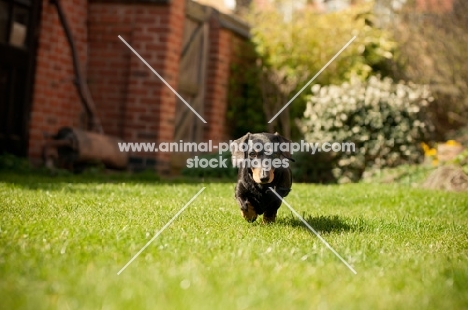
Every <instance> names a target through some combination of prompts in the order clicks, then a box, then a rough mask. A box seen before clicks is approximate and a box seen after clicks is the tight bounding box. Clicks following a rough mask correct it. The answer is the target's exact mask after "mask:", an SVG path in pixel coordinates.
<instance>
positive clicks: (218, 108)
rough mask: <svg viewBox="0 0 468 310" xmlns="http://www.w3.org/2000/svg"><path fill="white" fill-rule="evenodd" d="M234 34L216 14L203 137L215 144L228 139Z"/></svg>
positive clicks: (211, 27) (211, 31)
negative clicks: (229, 89) (220, 22)
mask: <svg viewBox="0 0 468 310" xmlns="http://www.w3.org/2000/svg"><path fill="white" fill-rule="evenodd" d="M233 36H234V34H233V33H232V32H230V31H229V30H227V29H224V28H221V27H220V24H219V21H218V19H217V18H216V17H214V18H212V19H211V21H210V48H209V58H208V78H207V83H208V85H207V88H206V92H207V93H206V103H205V104H206V105H205V111H206V113H205V120H206V121H207V124H206V125H205V133H204V136H205V139H206V140H213V143H218V142H219V141H224V140H226V139H228V137H227V136H226V130H225V123H226V108H227V94H228V86H229V71H230V61H231V50H232V46H231V45H232V37H233Z"/></svg>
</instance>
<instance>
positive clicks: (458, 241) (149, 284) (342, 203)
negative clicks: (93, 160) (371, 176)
mask: <svg viewBox="0 0 468 310" xmlns="http://www.w3.org/2000/svg"><path fill="white" fill-rule="evenodd" d="M0 180H1V181H0V214H1V217H0V296H1V297H0V309H223V310H227V309H463V308H464V309H466V308H468V290H467V289H468V194H466V193H465V194H455V193H445V192H435V191H428V190H422V189H414V188H410V187H408V186H404V185H376V184H350V185H340V186H338V185H336V186H321V185H310V184H294V185H293V190H292V192H291V193H290V195H289V196H288V197H287V199H286V200H287V201H288V202H289V203H290V204H291V205H292V207H294V208H295V209H296V210H297V211H298V212H299V213H300V214H303V215H304V217H305V218H306V219H307V221H308V222H309V223H310V224H311V225H312V226H313V227H314V228H315V229H316V230H318V231H319V232H320V233H321V235H322V236H323V237H324V239H325V240H327V241H328V242H329V244H330V245H331V246H332V247H333V248H334V249H335V250H336V251H337V252H338V253H340V255H341V256H342V257H343V258H344V259H345V260H346V261H348V262H349V263H350V264H351V265H352V266H353V267H354V268H355V269H356V271H357V275H354V274H353V273H352V272H351V271H350V270H349V269H348V268H346V266H345V265H344V264H343V263H342V262H341V261H340V260H339V259H338V258H337V257H336V256H334V255H333V253H332V252H330V251H329V250H328V249H327V248H326V247H325V246H324V245H323V244H322V243H321V242H320V241H319V240H318V238H317V237H315V236H314V235H312V234H311V233H310V232H309V231H308V230H307V229H306V228H305V227H304V226H303V224H302V223H301V222H300V221H298V220H296V219H295V218H293V217H292V215H291V213H290V212H289V210H288V209H287V208H286V206H282V207H281V209H280V212H279V215H278V221H277V223H276V224H273V225H263V224H261V223H260V221H258V220H257V223H254V224H249V223H247V222H245V221H244V220H243V218H242V217H241V215H240V212H239V210H238V207H237V204H236V202H235V200H234V190H233V188H234V183H224V184H223V183H218V184H217V183H180V182H179V183H177V184H169V183H164V182H151V181H150V180H145V181H144V182H142V183H140V182H138V181H136V180H135V179H125V178H122V179H119V178H114V179H113V180H112V182H106V181H105V178H103V177H96V178H95V177H92V176H87V177H86V176H84V177H79V178H73V177H71V176H62V177H58V178H52V177H45V176H34V177H27V176H21V175H14V174H3V175H0ZM203 186H206V189H205V191H204V192H203V193H202V194H201V195H200V196H199V197H198V198H197V199H196V200H195V201H194V202H193V203H192V204H191V205H190V206H189V207H188V208H187V210H185V212H184V213H182V215H181V216H180V217H179V218H177V219H176V221H175V222H174V223H173V224H172V225H171V226H170V227H169V228H168V229H166V230H165V231H164V232H163V233H162V234H161V235H160V236H159V237H158V238H157V239H155V240H154V241H153V242H152V243H151V245H150V246H149V247H148V248H146V249H145V250H144V251H143V252H142V254H141V255H140V256H138V258H137V259H136V260H135V261H134V262H133V263H132V264H130V265H129V266H128V267H127V269H125V270H124V271H123V272H122V273H121V274H120V275H117V272H118V271H119V270H120V269H121V268H122V267H123V266H124V265H125V264H126V263H127V262H128V261H129V260H130V259H131V258H132V257H133V255H135V254H136V253H137V252H138V251H139V250H140V249H141V248H142V247H143V246H144V245H145V244H146V243H147V242H148V241H149V240H150V239H151V238H152V237H153V236H154V234H155V233H156V232H157V231H158V230H159V229H160V228H162V227H163V226H164V225H165V224H166V223H167V222H168V221H169V220H170V219H171V218H172V217H173V216H174V214H175V213H177V212H178V211H179V210H180V209H181V208H182V206H183V205H184V204H185V203H186V202H188V201H189V200H190V198H192V196H193V195H195V194H196V193H197V192H198V191H199V190H200V189H201V188H202V187H203Z"/></svg>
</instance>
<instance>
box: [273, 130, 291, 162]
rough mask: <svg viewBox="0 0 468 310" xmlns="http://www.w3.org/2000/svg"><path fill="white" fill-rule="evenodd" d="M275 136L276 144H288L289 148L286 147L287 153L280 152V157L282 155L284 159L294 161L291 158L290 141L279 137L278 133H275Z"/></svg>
mask: <svg viewBox="0 0 468 310" xmlns="http://www.w3.org/2000/svg"><path fill="white" fill-rule="evenodd" d="M275 136H276V139H277V140H278V142H279V143H280V144H281V143H287V144H289V147H288V151H280V152H281V155H283V156H284V157H285V158H287V159H288V160H290V161H293V162H294V161H295V160H294V159H292V156H291V152H290V150H291V147H292V145H291V143H292V141H291V140H289V139H286V138H285V137H283V136H282V135H280V134H279V133H278V132H275Z"/></svg>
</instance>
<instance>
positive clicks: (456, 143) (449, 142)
mask: <svg viewBox="0 0 468 310" xmlns="http://www.w3.org/2000/svg"><path fill="white" fill-rule="evenodd" d="M445 144H447V145H453V146H460V145H461V144H460V143H459V142H457V141H455V140H448V141H447V142H445Z"/></svg>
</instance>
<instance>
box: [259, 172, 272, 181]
mask: <svg viewBox="0 0 468 310" xmlns="http://www.w3.org/2000/svg"><path fill="white" fill-rule="evenodd" d="M269 179H270V171H269V170H266V169H262V172H261V173H260V181H262V182H268V180H269Z"/></svg>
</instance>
